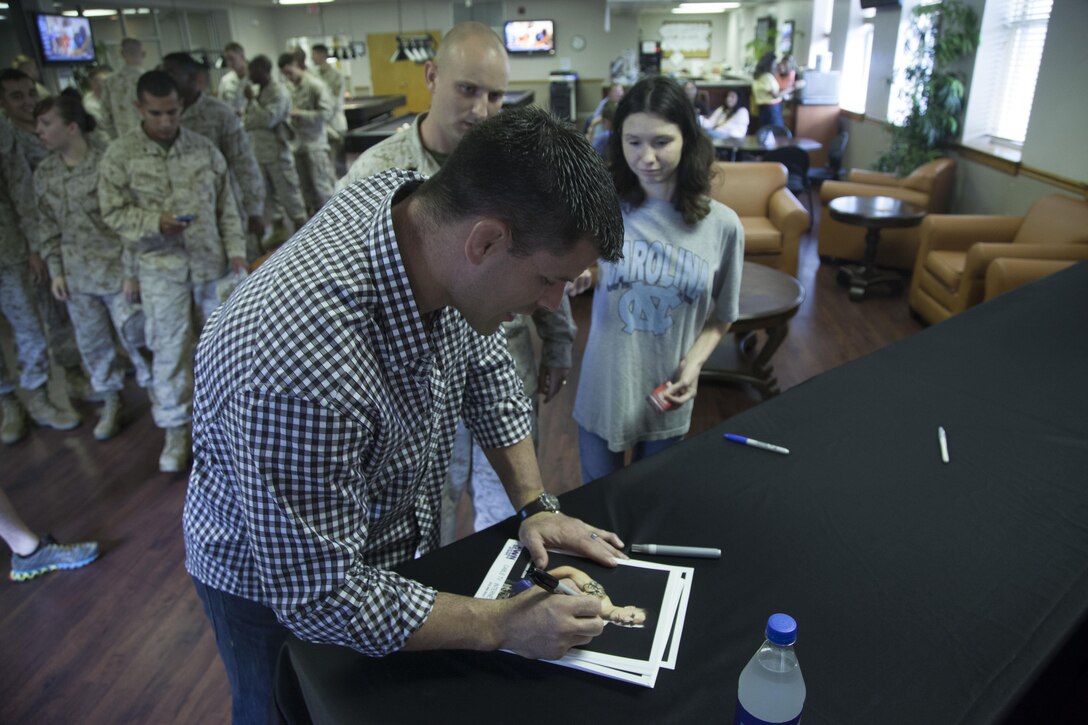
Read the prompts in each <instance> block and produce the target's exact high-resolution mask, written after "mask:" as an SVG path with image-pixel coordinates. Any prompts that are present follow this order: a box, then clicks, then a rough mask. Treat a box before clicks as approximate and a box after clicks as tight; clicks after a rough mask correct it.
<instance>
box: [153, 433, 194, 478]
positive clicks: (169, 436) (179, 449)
mask: <svg viewBox="0 0 1088 725" xmlns="http://www.w3.org/2000/svg"><path fill="white" fill-rule="evenodd" d="M191 448H192V444H191V443H190V442H189V426H187V425H179V426H177V427H176V428H167V429H166V445H164V446H163V448H162V455H160V456H159V470H160V471H162V472H163V473H177V472H178V471H181V470H183V469H184V468H185V467H186V466H187V465H189V450H190V449H191Z"/></svg>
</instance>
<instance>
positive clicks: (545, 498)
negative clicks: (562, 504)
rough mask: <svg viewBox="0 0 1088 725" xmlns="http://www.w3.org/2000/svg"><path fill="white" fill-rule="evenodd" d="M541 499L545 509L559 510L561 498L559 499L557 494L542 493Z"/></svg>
mask: <svg viewBox="0 0 1088 725" xmlns="http://www.w3.org/2000/svg"><path fill="white" fill-rule="evenodd" d="M539 501H540V503H541V505H542V506H543V507H544V510H545V511H558V510H559V499H557V498H556V497H555V496H553V495H551V494H550V493H542V494H540V499H539Z"/></svg>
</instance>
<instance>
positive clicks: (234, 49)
mask: <svg viewBox="0 0 1088 725" xmlns="http://www.w3.org/2000/svg"><path fill="white" fill-rule="evenodd" d="M223 52H224V53H237V54H238V55H245V54H246V51H245V49H244V48H242V44H241V43H235V42H234V41H233V40H232V41H231V42H229V43H227V44H226V45H224V46H223Z"/></svg>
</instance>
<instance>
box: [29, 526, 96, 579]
mask: <svg viewBox="0 0 1088 725" xmlns="http://www.w3.org/2000/svg"><path fill="white" fill-rule="evenodd" d="M97 558H98V542H95V541H84V542H81V543H79V544H58V543H57V540H56V539H54V538H53V537H52V536H46V537H45V538H43V539H42V544H41V546H39V547H38V550H37V551H35V552H34V553H33V554H30V555H28V556H19V555H18V554H15V553H12V555H11V574H9V575H8V578H9V579H11V580H12V581H13V582H25V581H28V580H30V579H33V578H34V577H36V576H39V575H41V574H45V573H46V572H50V571H56V570H58V569H78V568H79V567H81V566H87V565H88V564H90V563H91V562H92V561H94V560H95V559H97Z"/></svg>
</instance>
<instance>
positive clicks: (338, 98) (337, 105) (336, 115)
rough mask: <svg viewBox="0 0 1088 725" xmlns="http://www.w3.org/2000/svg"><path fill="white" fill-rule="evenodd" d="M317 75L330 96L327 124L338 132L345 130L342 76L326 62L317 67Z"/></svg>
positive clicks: (346, 124) (346, 126)
mask: <svg viewBox="0 0 1088 725" xmlns="http://www.w3.org/2000/svg"><path fill="white" fill-rule="evenodd" d="M317 77H318V78H320V79H321V82H322V83H324V84H325V87H326V88H328V89H329V95H330V96H332V108H333V111H332V118H331V119H330V121H329V126H331V127H332V129H333V130H334V131H338V132H339V133H344V132H346V131H347V130H348V119H347V117H346V116H345V115H344V76H342V75H340V71H338V70H336V68H335V67H333V65H332V64H331V63H326V64H325V65H323V66H321V67H320V68H318V69H317Z"/></svg>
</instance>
